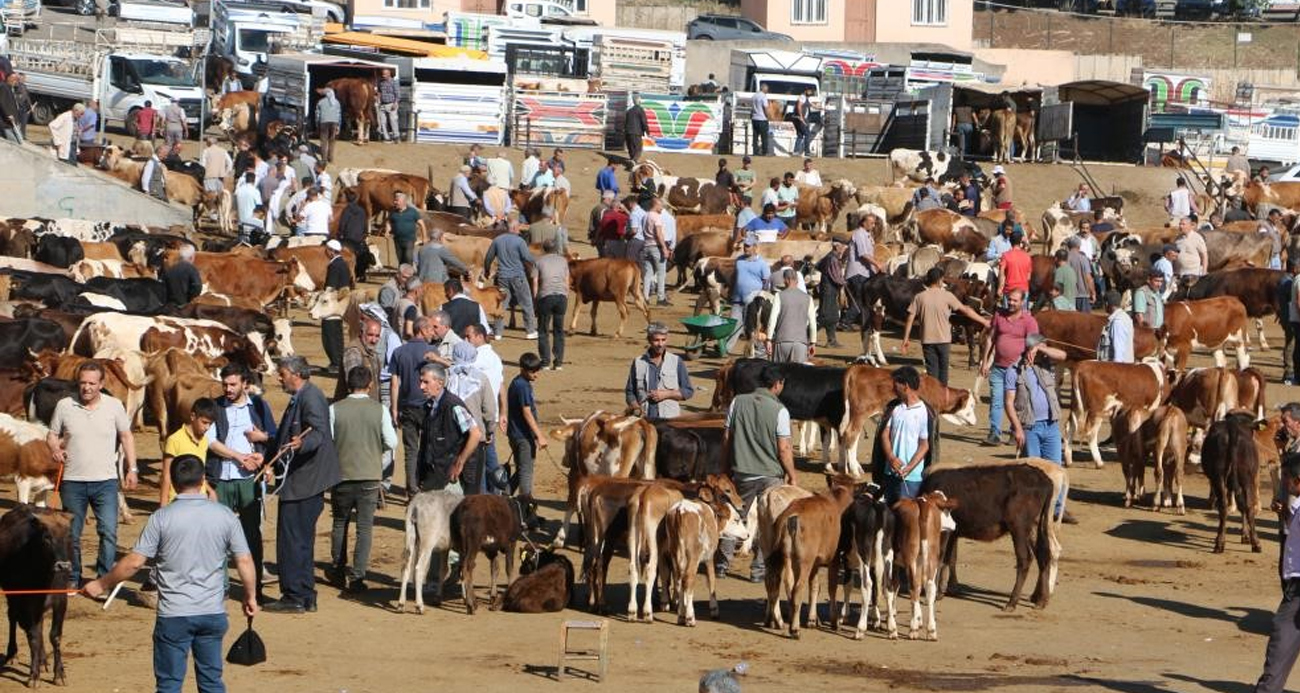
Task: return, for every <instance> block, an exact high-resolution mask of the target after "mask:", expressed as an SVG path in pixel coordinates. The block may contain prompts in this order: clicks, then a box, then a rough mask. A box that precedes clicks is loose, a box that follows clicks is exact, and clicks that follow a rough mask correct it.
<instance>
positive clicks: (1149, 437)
mask: <svg viewBox="0 0 1300 693" xmlns="http://www.w3.org/2000/svg"><path fill="white" fill-rule="evenodd" d="M1134 418H1135V417H1132V416H1130V414H1129V411H1128V410H1127V409H1121V410H1119V412H1117V413H1116V414H1115V416H1114V417H1112V418H1111V424H1110V426H1111V431H1112V432H1113V434H1114V436H1115V446H1116V448H1117V449H1118V451H1119V463H1120V467H1121V468H1122V469H1123V470H1124V507H1126V508H1128V507H1131V506H1132V505H1133V504H1134V503H1138V502H1140V501H1141V500H1142V496H1144V495H1146V467H1147V462H1148V461H1151V462H1152V465H1151V466H1152V468H1153V469H1154V473H1155V495H1154V496H1153V497H1152V499H1151V508H1152V509H1153V510H1157V511H1158V510H1160V508H1168V507H1172V508H1174V511H1175V512H1177V513H1178V514H1179V515H1182V514H1184V513H1186V512H1187V510H1186V507H1185V506H1184V505H1183V464H1184V462H1185V461H1186V459H1187V416H1185V415H1184V414H1183V410H1182V409H1179V408H1178V407H1175V406H1164V407H1160V408H1159V409H1156V410H1155V411H1154V412H1152V413H1151V416H1150V418H1148V419H1147V420H1146V422H1144V423H1143V424H1142V425H1141V426H1139V427H1138V428H1137V429H1136V430H1134V429H1133V428H1132V423H1131V422H1132V421H1133V420H1134Z"/></svg>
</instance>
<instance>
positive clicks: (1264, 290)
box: [1181, 267, 1289, 349]
mask: <svg viewBox="0 0 1300 693" xmlns="http://www.w3.org/2000/svg"><path fill="white" fill-rule="evenodd" d="M1287 278H1289V275H1288V274H1287V273H1286V272H1283V271H1282V270H1272V269H1265V268H1263V267H1241V268H1237V269H1230V270H1221V271H1218V272H1211V273H1209V274H1207V275H1205V276H1203V277H1201V278H1200V279H1197V280H1196V283H1195V284H1192V285H1191V286H1190V287H1188V289H1187V291H1186V292H1185V293H1184V294H1183V295H1182V296H1181V298H1186V299H1191V300H1199V299H1206V298H1215V297H1219V296H1234V297H1236V298H1237V300H1239V301H1241V303H1242V305H1243V306H1245V308H1246V316H1247V317H1251V318H1254V319H1255V331H1256V332H1257V333H1258V335H1259V348H1260V349H1268V342H1267V341H1265V339H1264V321H1263V320H1262V318H1263V317H1264V316H1265V315H1286V312H1285V308H1286V305H1285V297H1283V296H1281V295H1279V292H1278V288H1279V287H1280V286H1281V284H1282V282H1283V280H1285V279H1287ZM1248 336H1249V335H1248Z"/></svg>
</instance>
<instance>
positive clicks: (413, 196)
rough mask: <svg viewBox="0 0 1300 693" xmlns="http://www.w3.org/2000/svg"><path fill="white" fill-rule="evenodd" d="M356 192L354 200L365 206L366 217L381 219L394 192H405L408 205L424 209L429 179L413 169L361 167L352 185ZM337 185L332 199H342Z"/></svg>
mask: <svg viewBox="0 0 1300 693" xmlns="http://www.w3.org/2000/svg"><path fill="white" fill-rule="evenodd" d="M339 184H340V186H345V185H346V183H345V182H344V180H343V176H342V175H340V176H339ZM351 187H352V188H353V190H355V191H356V193H357V204H359V205H361V208H362V209H364V210H366V218H367V219H370V220H371V221H372V222H376V221H380V220H381V218H382V217H384V216H385V215H386V214H387V212H388V211H389V210H390V209H393V205H394V202H393V197H394V196H395V195H396V194H397V193H402V194H404V195H406V199H407V201H408V202H410V203H411V206H413V207H415V208H416V209H425V205H426V204H427V202H426V200H427V199H428V197H429V194H430V193H431V192H432V191H433V186H432V185H430V183H429V179H428V178H425V177H424V176H417V175H415V174H413V173H396V172H393V173H390V172H383V171H371V170H365V171H361V172H359V173H358V174H357V175H356V185H355V186H351ZM342 197H343V190H342V189H340V190H339V191H338V192H337V194H336V195H335V199H342Z"/></svg>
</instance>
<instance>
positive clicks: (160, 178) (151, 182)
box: [140, 144, 167, 202]
mask: <svg viewBox="0 0 1300 693" xmlns="http://www.w3.org/2000/svg"><path fill="white" fill-rule="evenodd" d="M165 156H167V145H165V144H160V145H158V148H157V149H154V151H153V155H151V156H150V157H149V160H148V161H146V162H145V163H144V170H143V171H141V172H140V190H142V191H144V193H145V194H146V195H148V196H150V197H153V198H156V199H159V200H162V201H163V202H166V201H167V167H166V166H164V165H163V162H162V159H163V157H165Z"/></svg>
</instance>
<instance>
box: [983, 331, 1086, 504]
mask: <svg viewBox="0 0 1300 693" xmlns="http://www.w3.org/2000/svg"><path fill="white" fill-rule="evenodd" d="M1045 341H1046V340H1044V339H1043V335H1041V334H1038V333H1034V334H1030V335H1028V336H1026V337H1025V351H1024V355H1023V356H1022V357H1021V358H1019V359H1017V361H1016V363H1015V364H1014V366H1013V367H1012V370H1010V371H1008V373H1007V378H1006V385H1005V386H1004V393H1003V394H1004V401H1005V403H1006V410H1007V418H1008V419H1010V421H1011V432H1012V435H1013V436H1015V439H1016V447H1017V448H1018V449H1019V450H1020V454H1022V455H1024V456H1025V457H1037V458H1041V459H1045V460H1048V461H1050V462H1054V463H1056V464H1057V465H1060V464H1061V463H1062V462H1061V442H1062V441H1061V424H1060V421H1061V403H1060V400H1059V399H1057V396H1056V371H1055V367H1054V366H1053V365H1052V362H1053V361H1057V362H1060V361H1064V360H1065V352H1064V351H1062V350H1060V349H1057V348H1055V347H1050V346H1048V345H1047V344H1046V343H1045ZM996 394H997V392H996V391H995V395H996ZM1064 511H1065V496H1064V494H1062V496H1061V497H1060V498H1057V499H1056V511H1055V513H1054V514H1055V515H1060V516H1061V521H1062V522H1065V523H1067V524H1076V521H1075V519H1074V517H1072V516H1071V515H1070V514H1069V513H1068V512H1064ZM1062 513H1064V514H1062Z"/></svg>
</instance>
